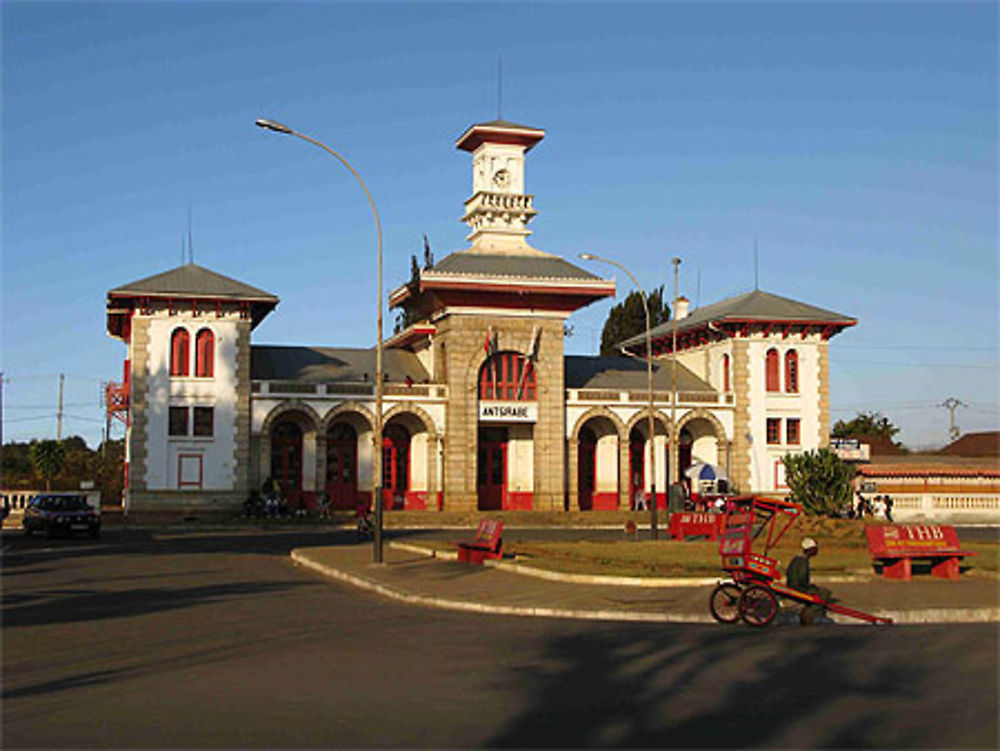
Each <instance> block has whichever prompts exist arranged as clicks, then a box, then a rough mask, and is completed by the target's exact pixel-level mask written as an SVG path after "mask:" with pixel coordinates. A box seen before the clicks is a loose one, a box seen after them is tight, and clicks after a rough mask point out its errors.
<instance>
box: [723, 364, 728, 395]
mask: <svg viewBox="0 0 1000 751" xmlns="http://www.w3.org/2000/svg"><path fill="white" fill-rule="evenodd" d="M722 390H723V391H726V392H728V391H729V355H723V356H722Z"/></svg>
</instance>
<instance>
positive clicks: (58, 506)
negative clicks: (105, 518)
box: [23, 493, 101, 537]
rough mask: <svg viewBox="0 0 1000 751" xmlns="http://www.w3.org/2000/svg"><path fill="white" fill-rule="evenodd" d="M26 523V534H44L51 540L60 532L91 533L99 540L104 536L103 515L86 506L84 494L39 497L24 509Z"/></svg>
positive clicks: (51, 494) (44, 495)
mask: <svg viewBox="0 0 1000 751" xmlns="http://www.w3.org/2000/svg"><path fill="white" fill-rule="evenodd" d="M23 524H24V534H26V535H30V534H33V533H34V532H44V533H45V535H46V536H47V537H52V536H54V535H56V534H58V533H60V532H61V533H65V534H73V533H74V532H88V533H89V534H90V536H91V537H99V536H100V534H101V515H100V514H99V513H98V512H97V511H96V510H94V509H92V508H91V507H90V506H89V505H88V504H87V496H85V495H70V494H57V493H44V494H42V495H36V496H35V497H34V498H32V499H31V501H30V502H29V503H28V507H27V508H26V509H25V510H24V521H23Z"/></svg>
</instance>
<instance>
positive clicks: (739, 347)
mask: <svg viewBox="0 0 1000 751" xmlns="http://www.w3.org/2000/svg"><path fill="white" fill-rule="evenodd" d="M732 344H733V359H732V363H731V366H732V379H733V383H732V385H733V395H734V399H735V403H734V405H733V442H732V453H731V461H732V473H733V474H732V477H730V480H731V481H732V483H733V485H734V486H735V487H736V489H738V490H739V492H742V493H746V492H749V491H750V490H751V477H750V454H751V451H752V446H751V443H750V440H749V439H748V438H747V436H748V435H749V434H750V430H751V425H750V356H749V345H748V343H747V342H746V341H741V340H739V339H735V340H733V343H732Z"/></svg>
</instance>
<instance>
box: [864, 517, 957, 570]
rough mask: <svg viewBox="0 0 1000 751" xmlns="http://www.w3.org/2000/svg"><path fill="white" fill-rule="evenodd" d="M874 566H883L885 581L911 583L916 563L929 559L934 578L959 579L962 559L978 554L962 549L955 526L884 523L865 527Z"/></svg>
mask: <svg viewBox="0 0 1000 751" xmlns="http://www.w3.org/2000/svg"><path fill="white" fill-rule="evenodd" d="M865 535H866V536H867V537H868V552H869V553H871V557H872V562H873V563H881V564H882V576H883V577H884V578H886V579H902V580H906V581H909V579H910V576H911V574H912V564H913V561H914V560H928V561H930V564H931V576H934V577H937V578H938V579H957V578H958V573H959V564H960V563H961V561H962V558H964V557H966V556H972V555H976V553H975V552H973V551H970V550H962V548H961V545H960V544H959V542H958V533H957V532H955V528H954V527H949V526H943V525H939V524H885V525H878V526H870V527H865Z"/></svg>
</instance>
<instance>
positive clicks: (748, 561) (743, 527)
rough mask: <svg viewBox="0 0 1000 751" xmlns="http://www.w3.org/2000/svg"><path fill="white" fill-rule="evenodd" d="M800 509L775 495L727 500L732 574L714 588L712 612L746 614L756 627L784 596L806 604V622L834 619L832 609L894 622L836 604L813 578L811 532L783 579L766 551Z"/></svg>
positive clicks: (724, 537)
mask: <svg viewBox="0 0 1000 751" xmlns="http://www.w3.org/2000/svg"><path fill="white" fill-rule="evenodd" d="M801 513H802V506H800V505H799V504H797V503H792V502H790V501H784V500H779V499H776V498H765V497H763V496H738V497H735V498H729V499H728V500H727V501H726V516H725V519H724V520H723V528H722V534H721V535H720V540H719V553H720V555H721V556H722V568H723V570H724V571H725V572H726V573H727V574H728V575H729V577H730V578H729V579H728V580H726V581H722V582H719V584H718V585H717V586H716V588H715V589H714V590H713V591H712V596H711V599H710V600H709V610H710V611H711V613H712V616H713V617H714V618H715V619H716V620H717V621H719V622H721V623H735V622H736V621H738V620H741V619H742V620H743V622H744V623H747V624H748V625H751V626H766V625H768V624H769V623H771V621H773V620H774V618H775V616H776V615H777V614H778V610H779V607H778V600H779V598H780V599H784V600H791V601H792V602H795V603H798V604H800V605H802V606H803V608H802V612H801V613H800V622H802V623H823V622H826V623H830V622H832V620H831V619H830V618H829V616H828V615H827V611H830V612H833V613H839V614H841V615H847V616H850V617H852V618H858V619H860V620H863V621H867V622H868V623H872V624H880V623H881V624H886V625H888V624H891V623H892V619H891V618H883V617H881V616H877V615H871V614H869V613H863V612H861V611H860V610H853V609H851V608H847V607H844V606H843V605H839V604H836V603H834V602H833V600H832V593H831V592H830V590H828V589H826V588H824V587H818V586H816V585H814V584H813V583H812V582H811V580H810V570H809V569H810V566H809V561H810V560H811V559H812V558H813V557H814V556H815V555H816V554H817V553H818V552H819V545H818V543H817V542H816V541H815V540H813V539H812V538H810V537H807V538H805V539H804V540H803V541H802V553H801V554H800V555H798V556H796V557H795V558H794V559H792V561H791V563H790V564H789V566H788V571H787V580H786V583H784V584H782V583H781V581H780V579H781V572H780V570H779V568H778V561H777V560H775V559H774V558H769V557H768V555H767V554H768V553H769V552H770V550H771V548H772V547H774V546H775V545H776V544H777V542H778V540H780V539H781V537H782V536H783V535H784V534H785V532H787V531H788V528H789V527H791V525H792V524H793V523H794V522H795V521H796V520H797V519H798V517H799V516H800V515H801ZM758 538H762V539H763V543H764V551H763V554H758V553H755V552H754V551H753V545H754V542H755V541H757V540H758Z"/></svg>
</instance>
